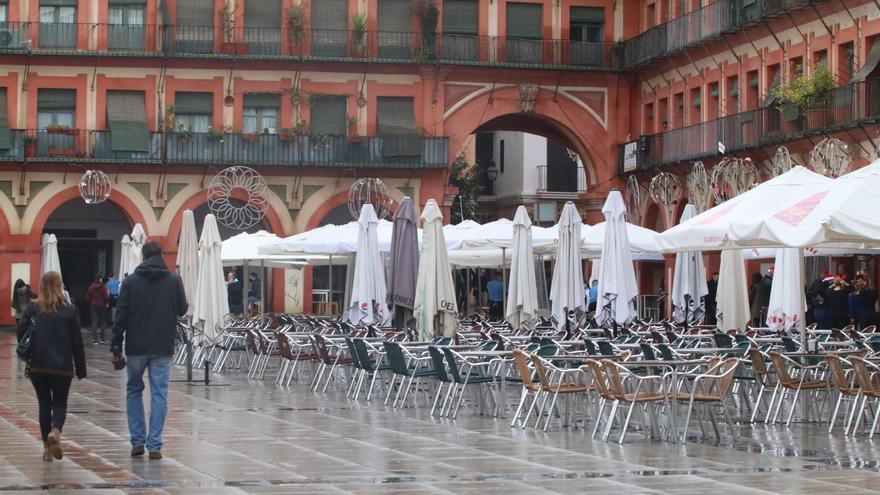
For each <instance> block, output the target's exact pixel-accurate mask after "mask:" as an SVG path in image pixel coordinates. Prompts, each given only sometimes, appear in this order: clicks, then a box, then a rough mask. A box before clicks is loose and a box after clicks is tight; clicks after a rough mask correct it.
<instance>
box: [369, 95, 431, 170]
mask: <svg viewBox="0 0 880 495" xmlns="http://www.w3.org/2000/svg"><path fill="white" fill-rule="evenodd" d="M377 121H378V122H377V124H378V125H377V127H378V131H379V135H380V136H381V137H382V155H383V156H385V157H386V158H390V157H413V156H421V154H422V139H421V136H419V132H418V129H416V120H415V111H414V110H413V99H412V98H400V97H379V98H378V99H377Z"/></svg>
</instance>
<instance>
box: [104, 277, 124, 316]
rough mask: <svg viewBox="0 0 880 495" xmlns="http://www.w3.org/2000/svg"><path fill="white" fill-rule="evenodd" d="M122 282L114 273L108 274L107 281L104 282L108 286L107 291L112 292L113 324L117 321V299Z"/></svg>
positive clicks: (111, 311)
mask: <svg viewBox="0 0 880 495" xmlns="http://www.w3.org/2000/svg"><path fill="white" fill-rule="evenodd" d="M121 284H122V282H120V281H119V279H118V278H116V277H115V276H113V274H112V273H111V274H108V275H107V282H106V283H105V284H104V285H105V286H107V292H109V293H110V324H111V325H112V324H113V322H114V321H116V300H117V299H119V286H120V285H121Z"/></svg>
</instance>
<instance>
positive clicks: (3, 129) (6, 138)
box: [0, 88, 12, 150]
mask: <svg viewBox="0 0 880 495" xmlns="http://www.w3.org/2000/svg"><path fill="white" fill-rule="evenodd" d="M6 108H7V106H6V88H0V150H8V149H11V148H12V132H10V130H9V122H8V121H7V120H6V117H7V113H6V112H7V109H6Z"/></svg>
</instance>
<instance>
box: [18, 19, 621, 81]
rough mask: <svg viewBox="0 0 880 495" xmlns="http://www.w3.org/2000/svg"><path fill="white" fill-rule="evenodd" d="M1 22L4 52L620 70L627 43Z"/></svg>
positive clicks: (407, 33)
mask: <svg viewBox="0 0 880 495" xmlns="http://www.w3.org/2000/svg"><path fill="white" fill-rule="evenodd" d="M227 34H228V33H224V32H223V30H222V28H221V27H219V26H174V25H141V24H102V23H51V24H47V23H38V22H0V52H2V53H26V52H28V51H30V52H32V53H45V54H76V53H107V54H111V55H126V56H129V55H146V56H160V55H170V56H181V57H203V56H235V57H239V58H303V59H308V60H364V61H388V62H405V63H452V64H474V65H487V64H488V65H506V66H522V67H545V66H552V67H563V68H566V67H567V68H574V69H582V68H593V69H617V68H619V67H620V65H621V63H622V61H623V58H622V51H621V47H622V45H619V44H615V43H604V42H586V41H571V40H543V39H519V38H504V37H497V36H476V35H465V34H451V33H435V34H430V35H424V34H420V33H412V32H386V31H364V32H359V31H352V30H317V29H306V30H303V31H298V32H295V33H294V32H291V31H290V30H288V29H287V28H250V27H238V28H236V29H235V30H234V33H233V36H232V37H231V38H229V37H227V36H226V35H227Z"/></svg>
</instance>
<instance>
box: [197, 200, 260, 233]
mask: <svg viewBox="0 0 880 495" xmlns="http://www.w3.org/2000/svg"><path fill="white" fill-rule="evenodd" d="M229 202H230V204H232V206H233V207H235V208H240V207H242V206H244V204H245V203H244V201H242V200H240V199H236V198H231V199H230V200H229ZM208 213H211V211H210V210H209V209H208V204H207V203H202V204H201V205H199V206H198V207H196V208H195V209H194V210H193V217H194V218H195V221H196V233H198V235H199V236H201V234H202V226H203V225H204V224H205V217H206V216H207V215H208ZM217 230H219V231H220V239H223V240H224V241H225V240H226V239H229V238H230V237H233V236H236V235H238V234H241V233H242V232H247V233H248V234H254V233H256V232H259V231H260V230H265V231H266V232H272V226H271V225H269V221H268V220H267V219H266V217H263V219H262V220H260V221H259V222H257V223H256V224H254V225H252V226H250V227H248V228H246V229H234V228H231V227H227V226H226V225H223V224H221V223H220V222H217Z"/></svg>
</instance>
